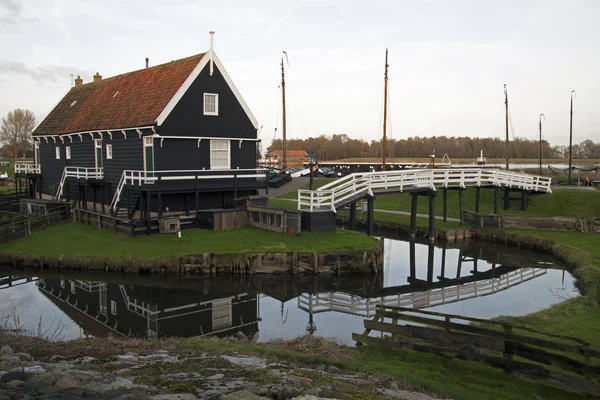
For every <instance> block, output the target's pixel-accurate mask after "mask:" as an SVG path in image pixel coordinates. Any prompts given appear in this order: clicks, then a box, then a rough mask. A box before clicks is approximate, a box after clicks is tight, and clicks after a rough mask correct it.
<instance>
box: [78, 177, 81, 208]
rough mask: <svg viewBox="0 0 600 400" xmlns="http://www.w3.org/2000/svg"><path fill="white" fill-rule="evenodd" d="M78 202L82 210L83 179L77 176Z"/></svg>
mask: <svg viewBox="0 0 600 400" xmlns="http://www.w3.org/2000/svg"><path fill="white" fill-rule="evenodd" d="M77 204H78V205H79V209H80V210H81V180H80V179H79V178H77Z"/></svg>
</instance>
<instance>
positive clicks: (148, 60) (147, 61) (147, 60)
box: [146, 57, 150, 68]
mask: <svg viewBox="0 0 600 400" xmlns="http://www.w3.org/2000/svg"><path fill="white" fill-rule="evenodd" d="M149 63H150V59H149V58H148V57H146V68H148V64H149Z"/></svg>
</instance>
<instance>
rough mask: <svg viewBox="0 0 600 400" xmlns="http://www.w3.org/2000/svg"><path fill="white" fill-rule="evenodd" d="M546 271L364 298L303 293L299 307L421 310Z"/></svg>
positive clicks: (354, 311)
mask: <svg viewBox="0 0 600 400" xmlns="http://www.w3.org/2000/svg"><path fill="white" fill-rule="evenodd" d="M546 273H547V271H546V270H545V269H543V268H520V269H518V270H515V271H512V272H509V273H506V274H503V275H501V276H499V277H498V278H490V279H485V280H482V281H475V282H470V283H467V284H462V285H455V286H449V287H443V288H439V289H432V290H426V291H421V292H413V293H404V294H398V295H393V296H385V297H380V298H363V297H361V296H357V295H350V294H346V293H342V292H331V293H319V294H316V295H306V294H303V295H301V296H300V297H298V308H300V309H301V310H304V311H306V312H312V313H313V314H318V313H322V312H329V311H336V312H341V313H344V314H350V315H358V316H361V317H365V318H370V317H373V316H375V312H376V311H377V307H378V306H379V305H384V306H394V307H407V308H414V309H421V308H430V307H435V306H439V305H442V304H451V303H457V302H459V301H463V300H468V299H472V298H475V297H483V296H489V295H492V294H494V293H498V292H502V291H504V290H507V289H509V288H511V287H514V286H517V285H520V284H521V283H524V282H527V281H530V280H532V279H535V278H538V277H540V276H542V275H545V274H546Z"/></svg>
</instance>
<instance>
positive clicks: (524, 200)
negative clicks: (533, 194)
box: [521, 189, 528, 211]
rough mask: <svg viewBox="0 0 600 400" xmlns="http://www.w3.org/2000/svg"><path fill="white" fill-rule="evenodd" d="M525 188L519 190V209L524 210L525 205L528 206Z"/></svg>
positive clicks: (525, 208)
mask: <svg viewBox="0 0 600 400" xmlns="http://www.w3.org/2000/svg"><path fill="white" fill-rule="evenodd" d="M527 200H528V199H527V190H525V189H523V190H521V210H523V211H525V210H527V208H528V207H527V206H528V201H527Z"/></svg>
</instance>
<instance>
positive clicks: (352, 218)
mask: <svg viewBox="0 0 600 400" xmlns="http://www.w3.org/2000/svg"><path fill="white" fill-rule="evenodd" d="M355 229H356V202H355V201H354V202H352V203H350V230H351V231H353V230H355Z"/></svg>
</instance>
